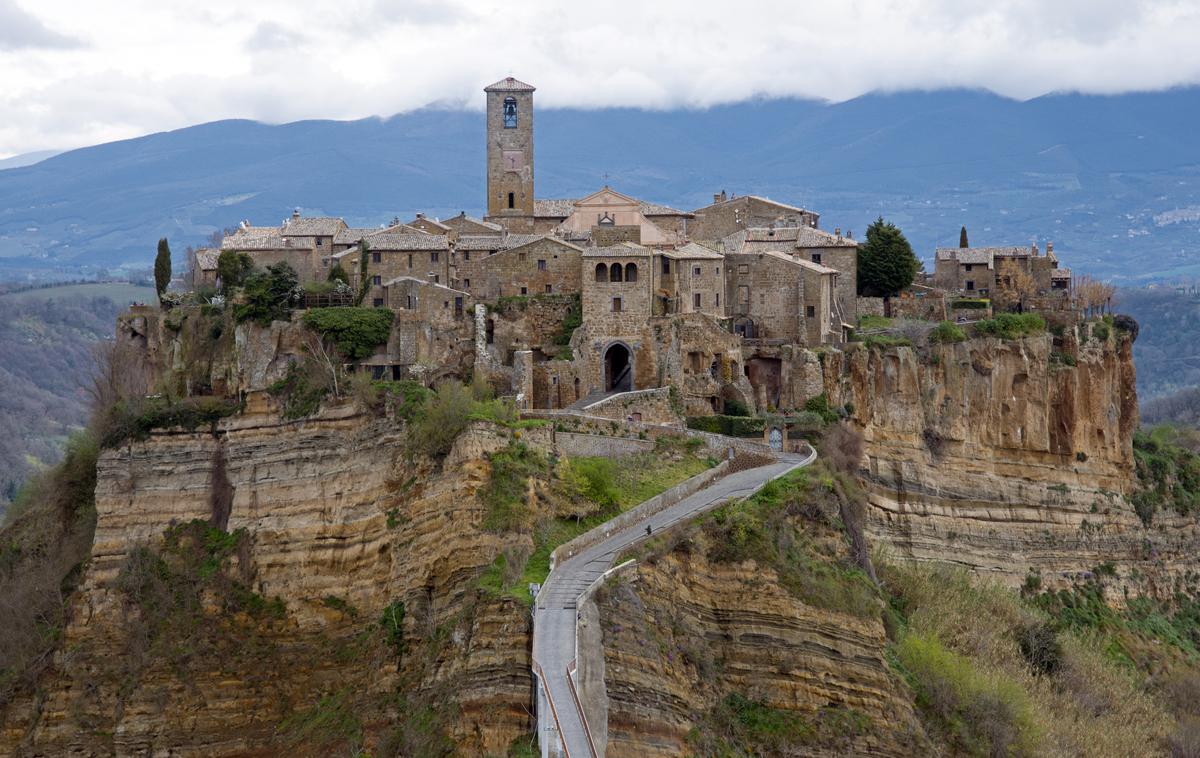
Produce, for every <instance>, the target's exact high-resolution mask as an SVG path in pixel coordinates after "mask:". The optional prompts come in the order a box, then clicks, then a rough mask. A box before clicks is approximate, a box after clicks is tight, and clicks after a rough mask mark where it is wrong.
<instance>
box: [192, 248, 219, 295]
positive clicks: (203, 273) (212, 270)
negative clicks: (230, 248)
mask: <svg viewBox="0 0 1200 758" xmlns="http://www.w3.org/2000/svg"><path fill="white" fill-rule="evenodd" d="M220 257H221V251H220V250H214V249H213V248H211V247H202V248H200V249H199V250H197V251H195V252H193V253H192V272H191V273H192V281H191V285H192V288H193V289H195V288H197V287H215V286H217V259H218V258H220Z"/></svg>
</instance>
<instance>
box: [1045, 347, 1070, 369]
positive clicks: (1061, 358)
mask: <svg viewBox="0 0 1200 758" xmlns="http://www.w3.org/2000/svg"><path fill="white" fill-rule="evenodd" d="M1050 365H1051V366H1074V365H1075V356H1073V355H1071V354H1070V353H1064V352H1062V351H1060V350H1055V351H1053V352H1051V353H1050Z"/></svg>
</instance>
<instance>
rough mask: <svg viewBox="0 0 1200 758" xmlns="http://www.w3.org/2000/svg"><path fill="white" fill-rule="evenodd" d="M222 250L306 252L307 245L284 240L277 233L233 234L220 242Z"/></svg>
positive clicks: (296, 241)
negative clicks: (260, 234) (261, 234)
mask: <svg viewBox="0 0 1200 758" xmlns="http://www.w3.org/2000/svg"><path fill="white" fill-rule="evenodd" d="M221 249H222V250H306V249H309V246H308V245H305V244H302V243H301V242H300V241H299V240H293V239H284V238H283V237H281V236H279V234H278V233H276V234H272V235H263V236H258V235H241V234H234V235H231V236H229V237H226V238H225V239H223V240H221Z"/></svg>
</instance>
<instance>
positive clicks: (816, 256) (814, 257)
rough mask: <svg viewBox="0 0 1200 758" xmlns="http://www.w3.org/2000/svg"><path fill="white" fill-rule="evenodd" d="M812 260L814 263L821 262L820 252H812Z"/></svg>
mask: <svg viewBox="0 0 1200 758" xmlns="http://www.w3.org/2000/svg"><path fill="white" fill-rule="evenodd" d="M812 262H813V263H820V262H821V254H820V253H813V254H812Z"/></svg>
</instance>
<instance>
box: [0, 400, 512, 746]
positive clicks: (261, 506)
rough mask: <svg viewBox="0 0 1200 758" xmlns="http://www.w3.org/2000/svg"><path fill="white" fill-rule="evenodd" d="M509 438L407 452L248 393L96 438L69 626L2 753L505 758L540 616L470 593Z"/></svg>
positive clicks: (350, 416)
mask: <svg viewBox="0 0 1200 758" xmlns="http://www.w3.org/2000/svg"><path fill="white" fill-rule="evenodd" d="M263 402H265V400H264V401H263ZM508 442H509V439H508V433H505V432H504V431H503V430H497V429H495V428H490V427H487V426H478V427H476V428H475V429H473V430H472V431H469V432H467V433H466V434H464V435H462V436H460V437H459V439H458V440H457V442H456V443H455V446H454V448H453V450H452V451H451V453H450V454H449V456H448V457H447V459H446V461H445V463H444V465H442V466H434V465H432V464H430V463H428V462H424V463H421V462H416V463H414V462H411V461H409V460H407V459H406V456H405V455H404V450H405V445H404V440H403V425H402V424H401V423H399V422H398V420H396V419H388V418H383V419H376V418H370V417H367V416H364V415H361V414H358V413H356V412H354V409H353V406H351V405H348V404H342V405H340V406H334V407H331V408H327V409H326V410H325V412H323V413H322V414H320V415H319V416H317V417H314V418H310V419H307V420H305V421H302V422H283V421H281V420H280V419H279V416H278V414H277V413H276V412H274V411H273V410H271V409H268V408H266V407H255V406H254V404H253V403H252V404H251V407H250V408H248V409H247V412H246V413H245V414H244V415H241V416H238V417H235V418H231V419H226V420H225V421H223V422H222V423H220V424H219V425H217V427H216V428H214V429H213V430H212V432H211V433H210V432H207V431H206V432H199V433H195V432H184V431H182V430H172V431H165V432H161V433H155V434H154V435H152V436H151V437H150V438H149V439H147V440H145V441H141V442H132V443H129V444H126V445H123V446H121V447H120V448H118V449H112V450H106V451H104V452H103V453H102V455H101V457H100V460H99V466H98V477H97V481H98V484H97V497H96V501H97V502H96V505H97V512H98V523H97V526H96V535H95V542H94V547H93V551H92V559H91V561H90V563H89V565H88V567H87V571H86V574H85V577H84V579H83V582H82V585H81V588H80V591H79V592H78V594H77V596H76V598H75V600H74V602H73V604H72V614H71V620H70V623H69V625H68V626H67V628H66V631H65V638H64V640H63V643H62V644H61V645H60V646H59V649H58V653H57V654H56V660H55V665H54V667H53V669H52V672H51V674H50V675H49V676H47V677H45V678H43V680H42V682H41V683H40V685H39V688H38V692H36V693H34V694H33V695H31V696H28V697H25V698H22V699H19V700H18V701H16V702H14V703H12V704H10V705H9V707H8V710H7V712H5V713H4V714H3V716H4V718H3V723H4V728H3V732H0V753H4V754H10V755H30V756H32V755H46V756H50V755H62V754H67V753H75V754H95V755H105V754H118V755H130V754H141V753H151V752H154V753H157V752H161V751H164V750H168V749H169V750H170V751H171V753H172V754H174V755H251V754H254V755H262V754H267V753H276V752H279V751H282V750H285V749H286V750H289V751H291V752H298V753H299V754H311V755H318V754H327V752H328V751H329V750H332V749H335V748H336V746H337V745H339V744H342V743H349V744H354V743H358V742H360V741H365V743H366V744H368V745H375V746H379V745H381V744H384V745H388V746H389V749H390V750H392V751H395V752H396V753H397V754H406V750H408V749H410V748H406V747H405V746H406V745H408V746H414V745H419V744H422V742H421V741H422V740H423V741H424V742H425V743H427V744H434V743H435V742H436V741H437V740H439V739H449V740H451V741H452V744H454V745H457V746H458V747H459V749H461V750H463V751H464V752H466V753H469V754H492V753H497V754H503V753H504V751H505V750H506V748H507V746H508V744H509V743H510V742H511V741H512V740H513V739H514V738H515V737H517V736H519V735H521V734H523V733H526V732H527V731H528V728H529V714H528V707H529V699H530V695H529V692H530V687H531V680H530V673H529V655H528V639H529V617H528V612H527V609H526V608H525V606H524V605H523V604H521V603H519V602H517V601H514V600H511V599H503V598H491V597H487V596H484V595H481V594H480V593H478V591H477V588H476V585H477V581H478V575H479V573H480V572H481V571H482V570H483V568H485V567H486V566H487V565H488V564H489V563H490V562H491V561H492V559H493V558H494V556H495V555H496V554H497V552H499V551H500V550H501V549H502V547H503V541H504V538H503V537H502V536H500V535H497V534H492V533H488V532H485V531H484V530H483V529H482V528H481V527H480V521H481V519H482V517H483V512H484V506H483V505H482V504H481V503H480V500H479V498H478V497H477V496H476V491H477V490H478V488H479V487H480V486H481V483H483V482H486V480H487V477H488V472H489V464H488V462H487V460H486V453H488V452H491V451H494V450H497V449H500V448H502V447H504V446H505V445H507V444H508ZM219 491H224V492H226V493H227V495H228V497H227V500H228V509H227V513H226V514H225V515H224V521H225V523H224V524H223V526H224V527H225V529H224V530H221V529H214V528H213V527H211V526H210V525H209V524H210V523H211V521H212V520H213V519H214V518H218V519H220V518H222V516H221V514H218V513H215V512H214V511H215V505H214V503H215V502H217V501H219V500H220V499H221V495H220V493H219ZM214 498H215V499H214ZM164 533H165V534H166V537H165V538H164ZM330 723H332V724H333V725H334V727H333V728H332V729H331V728H329V724H330ZM411 749H415V748H411Z"/></svg>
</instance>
